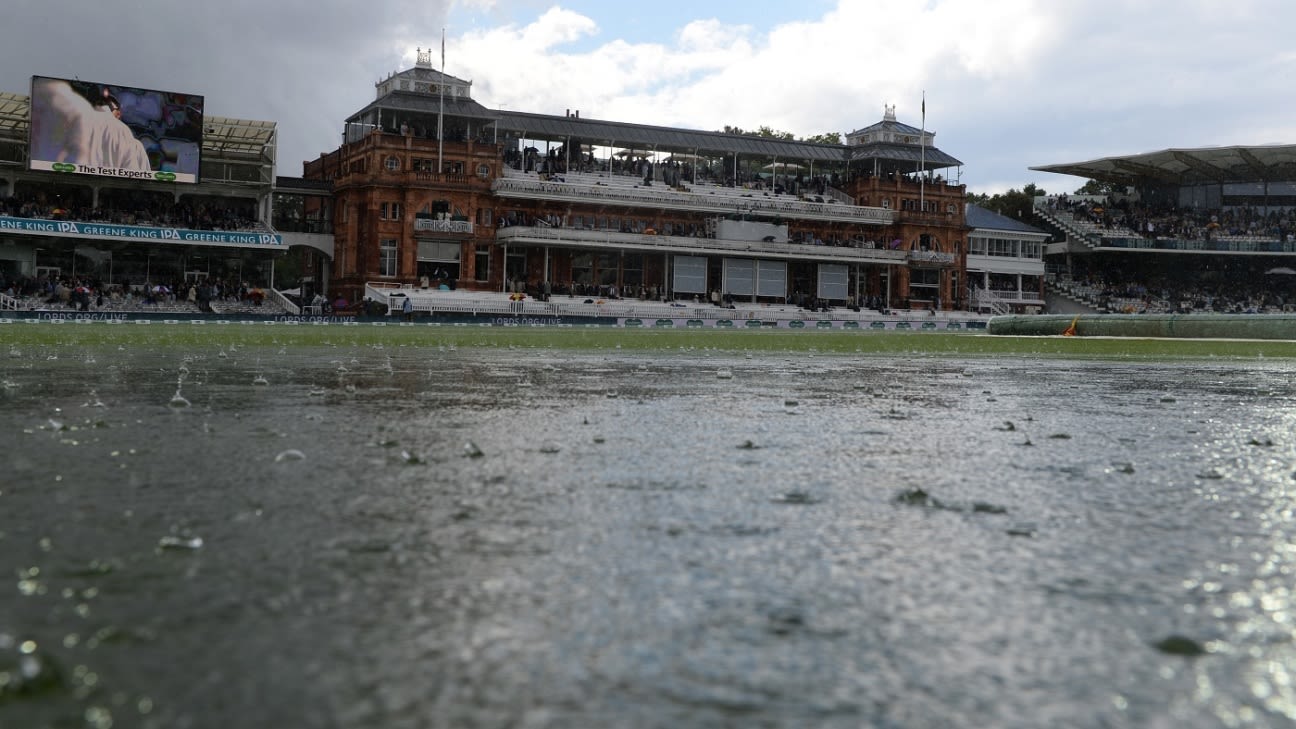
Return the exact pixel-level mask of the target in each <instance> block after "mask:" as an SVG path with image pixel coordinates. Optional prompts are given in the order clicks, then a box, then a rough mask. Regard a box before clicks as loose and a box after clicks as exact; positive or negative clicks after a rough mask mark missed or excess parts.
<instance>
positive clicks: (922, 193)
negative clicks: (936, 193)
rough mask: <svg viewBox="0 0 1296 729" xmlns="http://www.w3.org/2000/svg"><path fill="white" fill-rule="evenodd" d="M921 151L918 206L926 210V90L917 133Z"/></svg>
mask: <svg viewBox="0 0 1296 729" xmlns="http://www.w3.org/2000/svg"><path fill="white" fill-rule="evenodd" d="M918 143H919V145H920V148H921V151H920V152H919V153H918V154H919V163H918V207H919V208H920V209H921V210H922V212H924V213H925V212H927V187H926V185H927V91H926V90H923V92H922V132H921V133H920V134H919V135H918Z"/></svg>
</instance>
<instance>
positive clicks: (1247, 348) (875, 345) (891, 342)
mask: <svg viewBox="0 0 1296 729" xmlns="http://www.w3.org/2000/svg"><path fill="white" fill-rule="evenodd" d="M379 343H381V344H383V345H384V346H416V347H437V346H454V347H462V348H474V347H483V348H494V347H502V348H508V347H518V348H545V349H559V350H599V349H614V348H618V347H619V348H620V349H622V350H629V351H644V352H669V351H678V350H680V349H685V350H688V349H698V350H700V349H704V348H705V349H710V350H720V351H732V352H823V353H832V352H840V353H852V354H853V353H864V354H878V355H897V356H913V355H921V356H973V357H977V356H1023V357H1062V358H1096V359H1124V358H1137V359H1149V360H1155V359H1176V358H1212V357H1224V358H1241V359H1259V358H1294V357H1296V342H1289V341H1220V340H1203V339H1094V338H1085V337H1074V338H1060V337H1009V336H988V335H984V334H971V333H946V332H924V331H912V332H874V331H859V332H844V331H832V332H826V331H814V330H806V331H795V332H794V331H769V330H744V329H735V330H715V329H706V330H699V329H669V330H663V329H618V328H613V327H574V328H532V327H479V326H440V327H433V326H423V325H416V326H396V325H394V324H389V325H387V326H381V327H380V326H373V325H369V324H361V325H358V326H341V325H329V326H313V325H307V324H303V325H298V326H288V325H284V324H275V325H274V326H269V325H266V324H263V323H257V324H250V325H239V324H203V325H194V324H159V323H151V324H148V325H138V324H133V323H126V324H108V323H103V322H92V323H86V324H74V323H70V322H69V323H59V324H53V323H48V322H41V323H36V324H31V323H14V324H5V325H0V346H4V347H6V349H10V348H12V347H19V348H21V347H24V346H33V345H36V346H81V347H93V346H110V345H111V346H117V345H125V346H153V347H158V346H163V347H165V346H175V347H194V346H210V347H213V348H216V347H225V346H229V345H236V346H239V347H283V346H333V345H339V346H343V345H344V346H367V345H373V344H379ZM4 354H5V353H4V352H0V357H3V356H4ZM0 362H3V359H0ZM0 367H2V365H0Z"/></svg>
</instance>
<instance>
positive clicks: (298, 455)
mask: <svg viewBox="0 0 1296 729" xmlns="http://www.w3.org/2000/svg"><path fill="white" fill-rule="evenodd" d="M304 460H306V454H305V453H302V452H301V451H299V450H297V449H296V448H289V449H288V450H286V451H284V452H282V453H280V454H279V455H277V456H275V463H283V462H284V461H304Z"/></svg>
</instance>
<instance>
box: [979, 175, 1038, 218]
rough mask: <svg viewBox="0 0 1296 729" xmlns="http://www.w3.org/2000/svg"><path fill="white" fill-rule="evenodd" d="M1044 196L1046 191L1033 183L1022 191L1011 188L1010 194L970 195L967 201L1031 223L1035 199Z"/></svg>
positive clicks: (1033, 215)
mask: <svg viewBox="0 0 1296 729" xmlns="http://www.w3.org/2000/svg"><path fill="white" fill-rule="evenodd" d="M1043 194H1044V191H1043V190H1041V189H1040V188H1038V187H1036V186H1035V185H1034V184H1033V183H1032V184H1029V185H1026V187H1024V188H1022V189H1021V190H1018V189H1017V188H1010V189H1009V190H1008V192H1002V193H996V194H994V195H986V194H984V193H982V194H979V195H977V194H972V195H968V198H967V199H968V202H971V203H976V204H977V205H980V206H981V207H983V208H985V209H986V210H993V211H994V212H996V213H999V214H1000V215H1003V216H1005V217H1009V218H1013V219H1014V220H1021V221H1030V220H1031V219H1033V218H1034V217H1035V198H1036V196H1038V195H1043Z"/></svg>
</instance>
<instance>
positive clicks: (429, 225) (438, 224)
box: [414, 218, 473, 235]
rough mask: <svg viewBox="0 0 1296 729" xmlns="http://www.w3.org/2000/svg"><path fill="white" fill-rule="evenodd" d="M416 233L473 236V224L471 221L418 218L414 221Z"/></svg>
mask: <svg viewBox="0 0 1296 729" xmlns="http://www.w3.org/2000/svg"><path fill="white" fill-rule="evenodd" d="M414 233H415V235H417V234H419V233H451V234H456V235H472V234H473V223H472V221H471V220H441V219H437V218H416V219H415V220H414Z"/></svg>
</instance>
